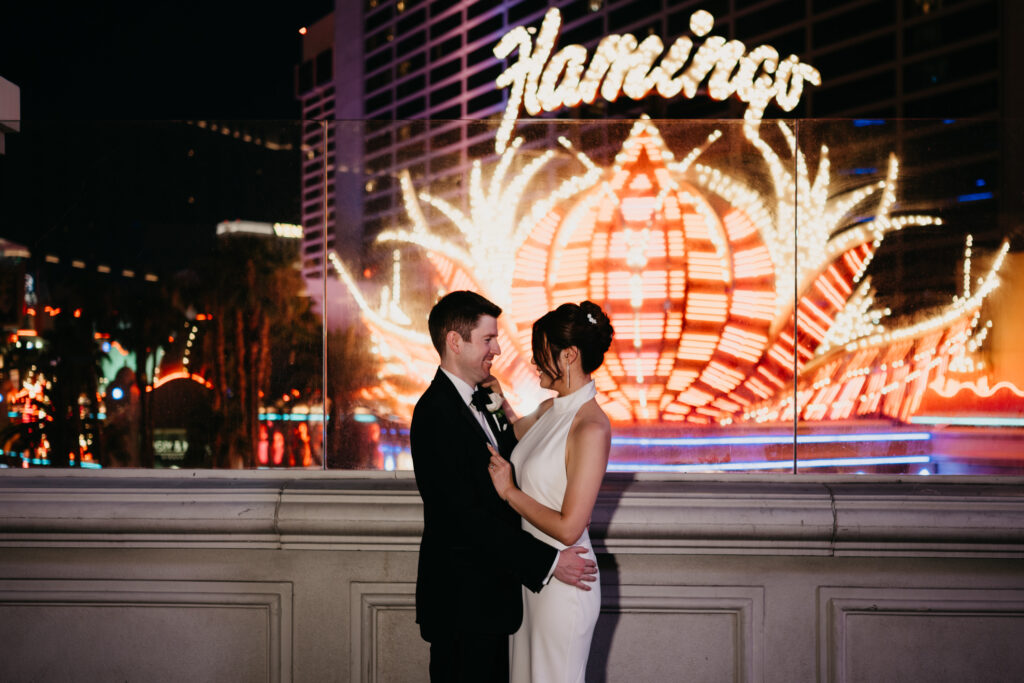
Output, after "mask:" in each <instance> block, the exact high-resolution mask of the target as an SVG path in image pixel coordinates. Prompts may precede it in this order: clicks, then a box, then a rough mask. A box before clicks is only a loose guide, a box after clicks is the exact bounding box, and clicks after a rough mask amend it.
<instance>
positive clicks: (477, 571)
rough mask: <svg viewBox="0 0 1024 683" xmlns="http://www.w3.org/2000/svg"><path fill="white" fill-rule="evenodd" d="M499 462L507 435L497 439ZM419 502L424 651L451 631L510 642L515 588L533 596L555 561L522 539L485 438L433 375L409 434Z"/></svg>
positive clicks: (507, 447)
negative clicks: (490, 469) (490, 470)
mask: <svg viewBox="0 0 1024 683" xmlns="http://www.w3.org/2000/svg"><path fill="white" fill-rule="evenodd" d="M495 436H496V438H497V439H498V441H499V446H500V449H499V450H500V451H501V454H502V455H503V456H504V457H505V458H508V457H509V456H510V455H511V453H512V449H513V448H514V447H515V443H516V438H515V434H514V433H513V431H512V427H511V426H508V429H507V430H506V431H504V432H502V433H500V434H497V435H495ZM409 439H410V445H411V448H412V461H413V467H414V469H415V471H416V486H417V487H418V488H419V491H420V497H421V498H422V499H423V539H422V541H421V542H420V556H419V572H418V576H417V579H416V622H417V623H418V624H419V625H420V633H421V634H422V635H423V638H424V639H425V640H427V641H432V640H434V639H435V638H437V637H441V636H443V635H446V634H451V633H454V632H456V631H466V632H471V633H478V634H482V633H489V634H508V633H514V632H515V631H516V630H517V629H518V628H519V625H520V624H521V623H522V619H523V604H522V591H521V589H520V585H524V586H526V587H527V588H529V589H530V590H533V591H539V590H540V589H541V587H542V582H543V581H544V578H545V577H546V576H547V574H548V571H550V569H551V566H552V565H553V564H554V562H555V556H556V555H557V553H558V551H557V550H556V549H555V548H552V547H551V546H549V545H547V544H545V543H542V542H541V541H538V540H537V539H535V538H534V537H533V536H531V535H530V534H529V533H527V532H526V531H523V530H522V527H521V524H520V519H519V515H518V514H516V512H515V511H514V510H513V509H512V508H511V507H509V506H508V505H507V504H506V503H505V502H504V501H503V500H501V498H500V497H499V496H498V494H497V493H496V492H495V490H494V486H493V485H492V484H491V478H490V476H489V475H488V474H487V463H488V461H489V460H490V453H489V451H488V450H487V443H488V440H487V436H486V434H485V433H484V430H483V428H482V427H481V426H480V423H479V422H477V420H476V418H475V417H474V416H473V414H472V412H471V409H470V407H469V406H467V405H466V404H465V403H464V402H463V400H462V397H461V396H460V395H459V392H458V390H456V388H455V385H454V384H452V382H451V380H450V379H448V377H447V376H446V375H445V374H444V372H442V371H441V370H440V369H439V370H438V371H437V375H435V377H434V381H433V382H432V383H431V385H430V387H429V388H428V389H427V390H426V392H424V394H423V396H421V397H420V400H419V402H417V404H416V408H415V410H414V411H413V414H412V427H411V429H410V434H409Z"/></svg>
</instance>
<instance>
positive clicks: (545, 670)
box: [511, 382, 601, 683]
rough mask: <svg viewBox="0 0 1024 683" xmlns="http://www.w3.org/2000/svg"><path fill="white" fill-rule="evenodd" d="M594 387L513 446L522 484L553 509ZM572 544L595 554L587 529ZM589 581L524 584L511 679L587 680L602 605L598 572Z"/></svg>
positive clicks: (557, 403) (565, 399) (542, 682)
mask: <svg viewBox="0 0 1024 683" xmlns="http://www.w3.org/2000/svg"><path fill="white" fill-rule="evenodd" d="M596 393H597V392H596V389H595V388H594V383H593V382H590V383H588V384H586V385H584V386H583V387H580V388H579V389H577V390H576V391H574V392H573V393H571V394H569V395H568V396H561V397H558V398H555V399H554V405H553V406H552V407H551V408H549V409H548V411H547V412H546V413H544V414H543V415H542V416H541V417H540V419H538V420H537V422H536V423H535V424H534V425H533V427H531V428H530V430H529V431H528V432H527V433H526V434H525V436H524V437H523V440H522V441H520V442H519V445H517V446H516V448H515V450H514V451H513V452H512V462H513V464H515V467H516V477H517V479H518V482H519V488H521V489H522V490H523V491H524V492H526V493H527V494H529V495H530V497H532V498H533V499H534V500H536V501H538V502H540V503H542V504H543V505H546V506H548V507H550V508H553V509H555V510H560V509H561V508H562V500H563V499H564V498H565V488H566V473H565V449H566V441H567V438H568V435H569V428H570V427H571V426H572V422H573V418H575V417H576V413H577V412H578V411H579V409H580V407H581V406H582V405H583V404H584V403H586V402H587V401H589V400H591V399H592V398H594V396H595V394H596ZM523 528H524V529H526V530H527V531H529V532H530V533H531V534H533V535H534V536H536V537H537V538H539V539H540V540H542V541H544V542H545V543H547V544H549V545H552V546H554V547H556V548H559V549H563V548H566V547H568V546H566V545H564V544H562V543H559V542H558V541H556V540H555V539H553V538H551V537H550V536H548V535H547V534H545V533H544V532H543V531H541V530H540V529H538V528H536V527H535V526H533V525H532V524H530V523H529V522H527V521H526V520H525V519H524V520H523ZM572 545H581V546H585V547H586V548H587V549H588V552H587V554H586V555H585V557H588V558H590V559H595V558H594V550H593V547H592V546H591V543H590V534H589V533H588V532H587V530H586V529H584V530H583V535H582V536H580V538H579V540H577V541H576V542H575V543H573V544H572ZM590 586H591V588H592V590H590V591H584V590H580V589H579V588H575V587H573V586H568V585H566V584H564V583H562V582H561V581H558V580H557V579H555V578H553V577H552V579H551V581H550V582H548V584H547V585H546V586H545V587H544V588H543V589H542V590H541V591H540V592H539V593H533V592H531V591H529V590H527V589H525V588H524V589H523V625H522V626H521V627H520V629H519V630H518V631H517V632H516V633H515V634H514V635H513V636H512V653H511V680H512V683H575V682H577V681H578V682H579V683H583V680H584V679H583V677H584V674H585V673H586V669H587V657H588V656H589V655H590V640H591V637H592V636H593V634H594V625H595V624H596V623H597V617H598V613H599V612H600V609H601V585H600V578H598V580H597V581H594V582H593V583H591V584H590Z"/></svg>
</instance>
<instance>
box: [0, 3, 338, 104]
mask: <svg viewBox="0 0 1024 683" xmlns="http://www.w3.org/2000/svg"><path fill="white" fill-rule="evenodd" d="M333 6H334V3H333V1H332V0H296V1H293V2H271V3H255V2H240V1H239V0H211V1H208V2H166V1H164V0H156V1H152V2H149V1H147V2H139V1H135V2H128V1H126V0H114V1H113V2H74V3H73V2H66V1H63V0H61V1H58V2H28V1H25V2H10V3H4V9H3V11H2V12H0V75H2V76H3V77H4V78H6V79H7V80H9V81H12V82H13V83H15V84H16V85H18V86H20V87H21V112H22V118H23V119H37V120H38V119H65V120H67V119H83V118H89V119H135V118H145V119H178V118H190V117H201V118H202V117H205V118H237V119H249V118H294V117H296V116H298V114H299V107H298V102H297V101H296V99H295V95H294V92H295V90H294V69H295V65H296V64H298V63H299V61H300V42H299V41H300V36H299V33H298V31H299V28H300V27H302V26H304V25H306V24H310V23H312V22H314V21H316V20H317V19H319V18H320V17H322V16H324V15H325V14H327V13H328V12H330V11H331V10H332V8H333Z"/></svg>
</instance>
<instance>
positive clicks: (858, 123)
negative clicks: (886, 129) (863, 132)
mask: <svg viewBox="0 0 1024 683" xmlns="http://www.w3.org/2000/svg"><path fill="white" fill-rule="evenodd" d="M853 125H854V127H856V128H865V127H867V126H884V125H885V119H854V120H853Z"/></svg>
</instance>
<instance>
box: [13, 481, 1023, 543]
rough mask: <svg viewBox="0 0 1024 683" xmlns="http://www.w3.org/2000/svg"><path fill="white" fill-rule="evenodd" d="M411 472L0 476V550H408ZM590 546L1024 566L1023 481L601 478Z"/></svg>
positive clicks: (417, 524) (417, 514)
mask: <svg viewBox="0 0 1024 683" xmlns="http://www.w3.org/2000/svg"><path fill="white" fill-rule="evenodd" d="M421 524H422V510H421V506H420V501H419V496H418V495H417V492H416V487H415V482H414V480H413V477H412V474H411V473H386V472H309V471H301V472H282V471H252V472H205V471H203V472H199V471H188V472H182V471H176V472H164V471H138V470H132V471H125V470H121V471H108V472H82V471H76V470H64V471H28V472H22V471H11V472H6V473H4V474H3V475H2V476H0V545H3V546H8V547H10V546H47V545H55V546H63V545H67V544H69V543H72V544H74V545H96V546H109V545H116V546H119V547H126V546H127V547H130V546H133V545H136V546H139V547H209V546H216V547H263V548H310V549H313V548H324V549H328V548H335V549H365V550H371V549H376V550H393V551H407V552H414V551H416V550H417V548H418V543H419V534H420V529H421ZM592 535H593V536H594V538H595V541H596V542H597V543H598V544H599V546H600V547H599V549H601V550H604V551H606V552H611V553H616V552H629V553H658V554H665V553H668V554H674V553H683V554H688V553H698V554H704V553H714V554H723V553H724V554H771V555H780V554H781V555H841V554H852V555H899V556H909V557H915V556H916V557H931V556H937V555H971V556H973V555H978V554H981V555H990V556H995V557H1024V480H1022V479H1020V478H1005V479H990V478H978V479H971V478H942V477H931V478H911V479H902V478H895V477H894V478H886V477H871V478H865V477H847V476H834V477H809V476H802V475H800V476H794V475H757V476H747V475H734V476H726V477H723V476H721V475H649V474H635V475H630V474H622V473H614V474H609V475H608V477H607V480H606V483H605V486H604V487H603V489H602V492H601V495H600V498H599V500H598V504H597V507H596V509H595V511H594V517H593V523H592Z"/></svg>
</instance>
